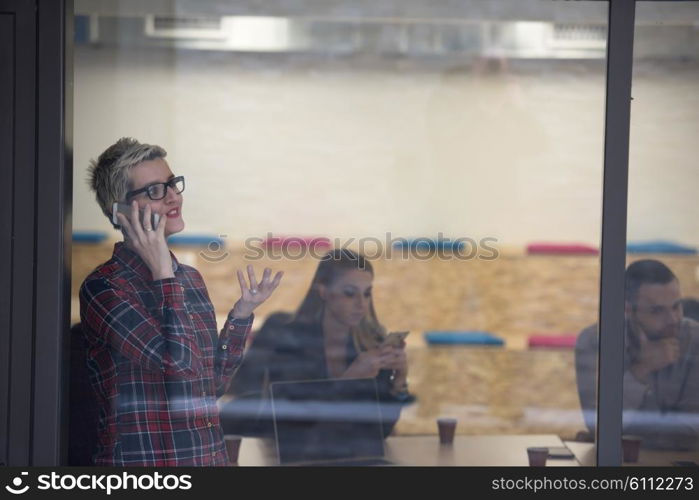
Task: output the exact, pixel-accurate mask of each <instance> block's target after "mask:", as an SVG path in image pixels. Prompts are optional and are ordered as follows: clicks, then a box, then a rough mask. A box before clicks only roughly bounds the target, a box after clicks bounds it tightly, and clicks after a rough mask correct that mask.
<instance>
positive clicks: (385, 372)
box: [222, 249, 412, 435]
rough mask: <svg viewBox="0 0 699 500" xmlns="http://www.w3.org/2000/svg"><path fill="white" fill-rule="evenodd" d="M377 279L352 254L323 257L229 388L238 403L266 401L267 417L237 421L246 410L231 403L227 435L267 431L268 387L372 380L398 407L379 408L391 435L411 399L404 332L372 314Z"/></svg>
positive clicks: (264, 333)
mask: <svg viewBox="0 0 699 500" xmlns="http://www.w3.org/2000/svg"><path fill="white" fill-rule="evenodd" d="M373 279H374V272H373V269H372V266H371V264H370V263H369V261H367V260H366V259H365V258H364V257H363V256H362V255H360V254H357V253H355V252H352V251H351V250H347V249H336V250H333V251H331V252H329V253H328V254H326V255H325V256H324V257H323V258H322V259H321V261H320V263H319V264H318V269H317V270H316V273H315V276H314V277H313V281H312V282H311V286H310V289H309V290H308V293H307V294H306V297H305V298H304V299H303V302H302V303H301V305H300V306H299V308H298V310H297V311H296V314H295V315H294V317H293V319H291V320H290V321H289V322H287V323H286V324H282V325H280V324H278V323H277V322H275V323H274V324H272V325H267V324H265V326H264V327H263V328H262V329H261V330H260V331H259V332H258V334H257V335H256V336H255V339H254V341H253V343H252V345H251V346H250V348H249V350H248V352H247V353H246V355H245V359H244V361H243V363H242V365H241V367H240V369H239V371H238V372H237V373H236V375H235V376H234V378H233V381H232V382H231V386H230V388H229V390H228V394H231V395H233V396H234V397H236V398H239V399H243V400H245V399H248V400H250V399H252V400H255V399H258V400H259V399H261V400H262V404H261V405H260V407H259V409H260V412H261V413H262V414H263V415H267V417H264V416H263V417H260V415H259V414H258V415H257V417H256V418H253V419H252V421H251V420H249V419H248V420H246V419H245V418H243V419H240V418H239V416H240V414H239V413H238V412H236V407H238V408H242V406H241V405H240V403H239V402H237V401H236V400H234V401H233V402H232V403H231V404H229V405H228V407H224V409H223V411H222V418H223V426H224V430H225V431H226V432H228V433H235V434H266V433H268V432H269V431H270V425H271V422H270V421H269V418H268V417H269V415H268V414H267V410H268V408H267V405H266V404H265V401H266V399H267V398H268V396H269V394H268V392H269V384H270V383H273V382H278V381H300V380H319V379H329V378H333V379H334V378H347V379H353V378H372V377H373V378H375V379H376V382H377V388H378V392H379V400H380V401H381V402H382V403H396V404H393V405H384V408H383V409H382V411H383V413H384V415H385V417H384V421H383V424H384V425H383V427H384V435H388V434H389V433H390V432H391V430H392V429H393V426H394V425H395V423H396V421H397V420H398V417H399V415H400V406H401V404H403V403H406V402H410V401H412V396H410V395H409V394H408V392H407V375H408V363H407V358H406V355H405V341H404V338H405V335H407V332H396V333H395V334H389V335H388V336H387V335H386V333H385V329H384V328H383V327H382V326H381V324H380V323H379V321H378V319H377V317H376V311H375V310H374V304H373V301H372V283H373ZM248 409H249V407H248ZM245 413H247V414H248V415H249V412H245Z"/></svg>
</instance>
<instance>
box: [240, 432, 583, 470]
mask: <svg viewBox="0 0 699 500" xmlns="http://www.w3.org/2000/svg"><path fill="white" fill-rule="evenodd" d="M563 445H564V444H563V442H562V441H561V439H560V438H559V437H558V436H556V435H553V434H539V435H536V434H532V435H525V436H515V435H503V436H456V437H455V438H454V443H453V444H451V445H442V444H440V443H439V438H438V436H437V435H428V436H391V437H389V438H388V439H387V440H386V458H387V459H388V460H390V461H391V462H392V463H394V464H395V465H413V466H528V465H529V460H528V458H527V448H528V447H532V446H540V447H543V446H545V447H553V446H563ZM238 465H241V466H261V465H277V459H276V452H275V448H274V444H273V442H270V441H268V440H262V439H256V438H243V440H242V442H241V446H240V455H239V460H238ZM546 465H547V466H549V467H550V466H578V465H580V462H579V461H578V460H576V459H552V458H550V459H548V461H547V463H546Z"/></svg>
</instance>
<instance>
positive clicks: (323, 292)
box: [316, 283, 328, 302]
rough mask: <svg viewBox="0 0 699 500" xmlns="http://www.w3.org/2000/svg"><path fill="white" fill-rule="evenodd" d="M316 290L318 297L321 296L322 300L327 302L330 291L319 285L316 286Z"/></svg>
mask: <svg viewBox="0 0 699 500" xmlns="http://www.w3.org/2000/svg"><path fill="white" fill-rule="evenodd" d="M316 290H318V295H319V296H320V299H321V300H322V301H323V302H325V301H326V300H327V296H328V289H327V288H326V286H325V285H322V284H320V283H319V284H317V285H316Z"/></svg>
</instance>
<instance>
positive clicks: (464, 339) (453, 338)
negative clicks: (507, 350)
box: [425, 330, 505, 345]
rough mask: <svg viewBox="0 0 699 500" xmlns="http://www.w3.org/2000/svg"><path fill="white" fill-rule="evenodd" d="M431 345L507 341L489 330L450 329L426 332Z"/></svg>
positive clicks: (497, 343) (484, 343)
mask: <svg viewBox="0 0 699 500" xmlns="http://www.w3.org/2000/svg"><path fill="white" fill-rule="evenodd" d="M425 340H426V341H427V343H428V344H429V345H445V344H446V345H456V344H466V345H504V344H505V341H504V340H503V339H501V338H500V337H497V336H495V335H493V334H492V333H489V332H482V331H448V330H438V331H431V332H425Z"/></svg>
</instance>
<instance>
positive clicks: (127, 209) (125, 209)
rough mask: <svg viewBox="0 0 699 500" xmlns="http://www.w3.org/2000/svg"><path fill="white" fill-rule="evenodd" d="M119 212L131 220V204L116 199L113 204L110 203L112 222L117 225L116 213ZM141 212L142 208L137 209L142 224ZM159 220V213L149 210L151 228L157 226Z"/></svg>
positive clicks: (142, 212)
mask: <svg viewBox="0 0 699 500" xmlns="http://www.w3.org/2000/svg"><path fill="white" fill-rule="evenodd" d="M118 213H120V214H122V215H123V216H124V217H126V218H127V219H128V220H131V219H130V217H131V205H129V204H127V203H119V202H117V201H115V202H114V205H112V223H114V224H116V225H117V226H118V225H120V224H119V219H117V214H118ZM143 214H144V211H143V209H142V208H139V209H138V218H139V221H140V222H141V224H143ZM159 222H160V214H156V213H153V212H151V221H150V223H151V226H150V227H152V228H153V229H155V228H156V227H158V223H159Z"/></svg>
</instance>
